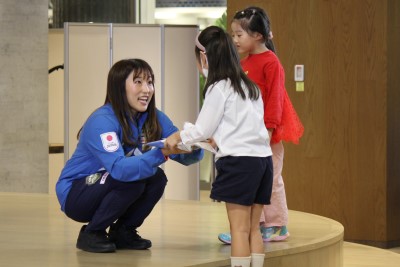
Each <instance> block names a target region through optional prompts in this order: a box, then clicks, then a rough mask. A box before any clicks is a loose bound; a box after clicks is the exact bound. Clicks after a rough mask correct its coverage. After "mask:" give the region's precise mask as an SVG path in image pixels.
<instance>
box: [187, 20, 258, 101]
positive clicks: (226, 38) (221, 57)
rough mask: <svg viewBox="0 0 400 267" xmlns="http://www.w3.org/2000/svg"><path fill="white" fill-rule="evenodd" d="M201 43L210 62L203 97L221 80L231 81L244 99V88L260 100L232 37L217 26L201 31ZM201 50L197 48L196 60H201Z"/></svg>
mask: <svg viewBox="0 0 400 267" xmlns="http://www.w3.org/2000/svg"><path fill="white" fill-rule="evenodd" d="M198 41H199V43H200V44H201V45H202V46H203V47H204V48H205V51H202V52H205V54H206V56H207V61H208V77H207V80H206V83H205V85H204V89H205V90H204V92H203V97H205V95H206V93H207V90H209V89H210V88H211V87H212V85H213V84H215V83H216V82H218V81H220V80H225V79H230V81H231V83H232V87H233V89H234V91H235V92H237V93H238V94H239V95H240V96H241V97H242V98H243V99H245V98H246V93H245V90H244V88H243V83H244V85H245V87H247V88H248V97H249V98H250V99H252V100H254V99H258V97H259V96H260V90H259V89H258V87H257V85H256V84H255V83H254V82H252V81H251V80H250V79H249V78H248V77H247V75H246V74H245V73H244V72H243V70H242V67H241V65H240V57H239V54H238V52H237V50H236V47H235V45H234V43H233V41H232V38H231V36H230V35H229V34H228V33H227V32H225V31H224V30H223V29H221V28H219V27H217V26H210V27H207V28H206V29H204V30H203V31H201V33H200V34H199V36H198ZM200 51H201V50H200V48H199V47H198V46H196V48H195V53H196V58H197V60H198V61H199V60H200Z"/></svg>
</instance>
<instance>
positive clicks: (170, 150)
mask: <svg viewBox="0 0 400 267" xmlns="http://www.w3.org/2000/svg"><path fill="white" fill-rule="evenodd" d="M181 141H182V139H181V135H180V132H179V131H178V132H175V133H173V134H171V135H170V136H168V137H167V139H165V147H164V148H163V149H161V151H162V152H163V154H164V156H168V155H170V154H183V153H190V152H188V151H185V150H181V149H179V148H178V147H177V145H178V144H179V143H180V142H181Z"/></svg>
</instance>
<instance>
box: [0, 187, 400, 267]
mask: <svg viewBox="0 0 400 267" xmlns="http://www.w3.org/2000/svg"><path fill="white" fill-rule="evenodd" d="M289 216H290V220H291V221H292V222H296V224H294V225H289V229H290V230H291V234H292V236H291V238H290V240H289V241H287V242H276V243H267V244H266V253H267V256H268V257H271V256H276V257H278V256H280V255H279V254H284V253H285V252H284V251H289V250H291V251H292V252H293V251H294V250H297V251H301V250H305V248H307V247H308V248H311V247H313V246H314V247H315V246H317V245H318V246H319V245H321V244H323V245H329V244H330V243H332V240H333V241H335V240H336V239H337V236H338V235H340V232H341V231H342V230H343V229H341V228H340V226H338V224H336V223H332V220H329V219H326V218H323V217H320V216H315V215H307V214H303V213H300V212H296V211H290V214H289ZM0 218H1V220H0V236H1V238H0V266H1V267H3V266H4V267H17V266H18V267H19V266H24V267H25V266H29V267H39V266H40V267H43V266H48V267H50V266H51V267H52V266H63V267H75V266H79V267H92V266H110V267H111V266H116V267H119V266H121V267H122V266H146V267H152V266H171V267H172V266H173V267H179V266H202V267H211V266H227V265H228V264H229V254H230V246H226V245H222V244H221V243H220V242H219V241H218V240H217V238H216V236H217V234H218V233H220V232H223V231H226V230H227V229H228V224H227V218H226V213H225V207H224V204H222V203H215V202H211V201H210V200H206V199H204V198H202V201H200V202H198V201H172V200H163V201H161V202H160V203H159V204H157V206H156V207H155V209H154V211H153V213H152V214H151V215H150V216H149V218H148V219H147V220H146V222H145V224H144V225H143V226H142V227H141V228H140V229H139V233H140V234H141V235H142V236H143V237H145V238H149V239H151V240H152V242H153V247H152V248H151V249H150V250H146V251H117V253H112V254H93V253H86V252H83V251H79V250H77V249H76V248H75V243H76V238H77V234H78V231H79V229H80V226H81V224H79V223H76V222H74V221H72V220H70V219H68V218H66V217H65V215H64V214H63V213H62V212H61V211H60V210H59V205H58V202H57V199H56V197H55V196H53V195H44V194H14V193H0ZM310 219H311V220H310ZM310 221H311V223H313V222H312V221H314V223H315V222H316V223H315V225H313V226H312V227H309V226H308V227H307V225H306V224H307V222H310ZM307 228H308V229H310V228H312V229H313V231H310V230H304V229H307ZM327 230H329V232H330V233H332V238H329V240H331V241H326V240H328V239H323V238H321V237H319V236H318V235H321V233H323V232H326V231H327ZM343 247H344V250H343V259H344V260H343V261H344V264H343V266H344V267H361V266H369V267H381V266H382V267H383V266H385V267H392V266H393V267H394V266H396V267H399V266H400V255H399V254H396V253H393V252H391V251H388V250H381V249H377V248H372V247H367V246H362V245H357V244H351V243H346V242H345V243H344V245H343ZM266 266H267V265H266ZM268 266H271V267H272V266H275V265H268Z"/></svg>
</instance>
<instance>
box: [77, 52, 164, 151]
mask: <svg viewBox="0 0 400 267" xmlns="http://www.w3.org/2000/svg"><path fill="white" fill-rule="evenodd" d="M132 72H133V80H135V79H136V78H137V77H140V76H141V75H142V74H143V76H144V79H146V80H147V79H148V78H151V81H152V83H153V86H154V72H153V69H152V68H151V67H150V65H149V64H148V63H147V62H146V61H144V60H142V59H123V60H120V61H118V62H116V63H115V64H114V65H113V66H112V67H111V69H110V71H109V72H108V78H107V95H106V99H105V101H104V104H111V106H112V109H113V111H114V113H115V116H116V117H117V119H118V121H119V123H120V124H121V127H122V142H123V143H124V144H126V145H130V146H137V145H138V144H137V140H135V138H134V137H133V132H132V129H131V126H130V124H131V123H134V120H135V119H136V116H137V115H138V114H137V113H136V112H135V111H132V108H131V106H130V105H129V102H128V98H127V96H126V79H127V78H128V77H129V75H130V74H131V73H132ZM155 102H156V100H155V94H153V96H152V98H151V100H150V102H149V105H148V107H147V112H148V116H147V119H146V122H145V123H144V126H143V133H144V135H145V138H146V141H147V142H150V141H155V140H158V139H160V138H161V131H162V129H161V125H160V123H159V121H158V119H157V109H156V104H155ZM79 134H80V131H79V133H78V138H79Z"/></svg>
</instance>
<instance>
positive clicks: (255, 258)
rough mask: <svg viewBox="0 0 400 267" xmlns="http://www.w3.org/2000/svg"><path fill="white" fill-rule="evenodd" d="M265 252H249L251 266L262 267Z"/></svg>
mask: <svg viewBox="0 0 400 267" xmlns="http://www.w3.org/2000/svg"><path fill="white" fill-rule="evenodd" d="M264 258H265V254H258V253H251V267H263V266H264Z"/></svg>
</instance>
